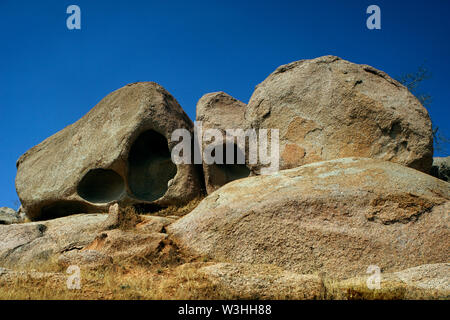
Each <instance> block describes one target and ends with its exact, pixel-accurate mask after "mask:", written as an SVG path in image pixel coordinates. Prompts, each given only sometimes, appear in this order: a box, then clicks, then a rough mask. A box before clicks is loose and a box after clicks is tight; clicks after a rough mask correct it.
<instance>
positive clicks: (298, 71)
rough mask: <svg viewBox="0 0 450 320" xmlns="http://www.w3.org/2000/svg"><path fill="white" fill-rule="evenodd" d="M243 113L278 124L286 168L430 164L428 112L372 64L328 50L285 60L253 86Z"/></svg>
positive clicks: (265, 124) (260, 122)
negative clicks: (366, 162)
mask: <svg viewBox="0 0 450 320" xmlns="http://www.w3.org/2000/svg"><path fill="white" fill-rule="evenodd" d="M245 118H246V120H247V121H249V123H250V125H251V126H252V127H253V128H257V129H258V128H275V129H279V130H280V158H281V159H280V167H281V168H282V169H287V168H293V167H298V166H301V165H303V164H307V163H311V162H316V161H322V160H332V159H338V158H344V157H353V156H356V157H367V158H376V159H382V160H388V161H392V162H396V163H400V164H402V165H405V166H408V167H412V168H415V169H418V170H420V171H423V172H426V173H428V172H429V170H430V168H431V163H432V155H433V138H432V129H431V121H430V117H429V115H428V113H427V111H426V110H425V108H424V107H423V106H422V105H421V104H420V103H419V101H418V100H417V99H416V98H415V97H414V96H413V95H412V94H411V93H410V92H409V91H408V90H407V89H406V88H405V87H404V86H403V85H401V84H400V83H399V82H397V81H395V80H394V79H392V78H391V77H389V76H388V75H387V74H386V73H384V72H382V71H379V70H377V69H375V68H373V67H370V66H368V65H358V64H354V63H351V62H348V61H345V60H342V59H340V58H338V57H334V56H324V57H320V58H316V59H312V60H301V61H296V62H293V63H290V64H287V65H283V66H280V67H279V68H277V69H276V70H275V71H274V72H273V73H272V74H271V75H269V77H268V78H267V79H266V80H264V81H263V82H262V83H260V84H259V85H258V86H257V87H256V90H255V91H254V93H253V95H252V97H251V99H250V101H249V103H248V106H247V108H246V113H245ZM257 170H258V167H255V168H253V171H257Z"/></svg>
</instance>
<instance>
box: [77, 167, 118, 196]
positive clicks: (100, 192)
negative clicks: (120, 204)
mask: <svg viewBox="0 0 450 320" xmlns="http://www.w3.org/2000/svg"><path fill="white" fill-rule="evenodd" d="M124 190H125V184H124V182H123V179H122V177H121V176H120V175H119V174H117V173H116V172H114V171H113V170H106V169H93V170H91V171H89V172H88V173H87V174H86V175H85V176H84V177H83V179H81V181H80V183H79V184H78V190H77V191H78V194H79V195H80V197H82V198H83V199H85V200H87V201H89V202H92V203H108V202H111V201H114V200H117V199H119V198H120V196H121V195H122V194H123V192H124Z"/></svg>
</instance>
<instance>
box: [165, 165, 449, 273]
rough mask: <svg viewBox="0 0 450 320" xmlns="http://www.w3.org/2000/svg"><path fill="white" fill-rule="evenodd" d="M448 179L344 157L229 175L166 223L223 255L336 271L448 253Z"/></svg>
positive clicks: (186, 244) (183, 240)
mask: <svg viewBox="0 0 450 320" xmlns="http://www.w3.org/2000/svg"><path fill="white" fill-rule="evenodd" d="M449 200H450V184H449V183H447V182H444V181H442V180H439V179H436V178H434V177H432V176H430V175H427V174H424V173H422V172H419V171H417V170H414V169H411V168H407V167H404V166H402V165H399V164H395V163H392V162H387V161H381V160H375V159H368V158H345V159H339V160H331V161H324V162H316V163H312V164H308V165H304V166H302V167H299V168H294V169H290V170H283V171H280V172H278V173H276V174H273V175H267V176H255V177H249V178H246V179H242V180H239V181H234V182H231V183H229V184H227V185H225V186H223V187H222V188H221V189H219V190H217V191H216V192H214V193H213V194H211V195H209V196H208V197H207V198H205V199H204V200H203V201H202V202H201V203H200V204H199V206H198V207H197V208H196V209H194V210H193V211H192V212H191V213H189V214H187V215H186V216H184V217H182V218H181V219H179V220H177V221H176V222H174V223H173V224H171V225H170V226H168V228H167V230H168V233H169V235H171V236H172V237H173V239H175V241H176V242H177V243H178V244H179V245H180V246H181V247H183V248H185V249H187V250H189V251H191V252H193V253H195V254H199V255H205V256H209V257H211V258H213V259H215V260H216V261H217V260H219V261H226V262H240V263H252V264H253V263H260V264H267V263H268V264H275V265H278V266H280V267H283V268H285V269H287V270H291V271H295V272H299V273H302V274H311V273H315V272H323V273H325V274H327V275H329V276H330V277H332V278H338V279H341V278H348V277H354V276H357V275H360V274H365V273H366V271H367V267H368V266H369V265H377V266H379V267H380V268H381V269H382V270H383V271H386V272H394V271H398V270H401V269H405V268H408V267H412V266H417V265H420V264H429V263H443V262H447V261H448V259H449V257H450V255H449V254H450V251H449V248H450V228H449V227H450V225H449V222H450V220H449V213H450V201H449Z"/></svg>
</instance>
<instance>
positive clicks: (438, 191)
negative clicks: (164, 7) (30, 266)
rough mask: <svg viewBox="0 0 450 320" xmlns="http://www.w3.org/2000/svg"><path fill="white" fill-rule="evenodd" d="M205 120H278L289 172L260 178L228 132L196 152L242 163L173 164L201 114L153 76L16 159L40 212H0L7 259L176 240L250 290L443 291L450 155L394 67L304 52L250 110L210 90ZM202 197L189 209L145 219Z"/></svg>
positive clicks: (127, 253) (272, 78) (93, 258)
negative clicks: (378, 274) (211, 151)
mask: <svg viewBox="0 0 450 320" xmlns="http://www.w3.org/2000/svg"><path fill="white" fill-rule="evenodd" d="M196 121H197V123H201V126H202V129H203V130H207V129H216V130H217V131H216V132H219V133H222V134H224V133H225V132H226V130H227V129H242V130H253V131H254V132H255V133H256V134H258V133H260V132H263V131H264V130H265V129H274V130H279V131H278V132H279V150H278V151H279V169H280V170H279V171H278V172H275V173H272V174H268V175H264V174H263V173H264V172H263V171H262V169H263V167H264V165H266V164H265V163H262V162H261V161H260V159H258V161H257V162H256V163H252V162H250V161H248V157H249V152H250V151H249V149H248V148H245V146H244V148H241V146H240V145H239V144H238V143H237V142H236V140H234V139H231V138H229V137H227V138H225V140H223V141H219V142H217V141H216V142H214V141H204V140H202V143H201V146H200V148H201V149H205V148H208V147H211V146H214V144H215V143H216V144H217V143H220V144H223V145H224V146H225V145H226V146H228V145H231V147H232V148H233V150H234V153H235V155H236V154H239V152H240V153H241V154H242V155H244V157H245V162H244V163H232V164H230V163H226V161H223V163H213V164H207V163H203V164H202V165H197V164H192V163H183V164H175V162H174V161H173V157H172V156H173V155H172V154H171V153H172V150H174V148H175V147H176V145H177V144H178V143H179V141H175V140H172V133H173V132H174V131H175V130H176V129H185V130H186V132H188V135H190V138H192V140H194V139H195V137H196V134H198V132H197V128H196V127H195V126H194V123H193V122H192V121H191V120H190V119H189V118H188V116H187V115H186V113H185V112H184V111H183V109H182V108H181V106H180V105H179V104H178V102H177V101H176V100H175V98H173V97H172V96H171V95H170V93H168V92H167V91H166V90H165V89H164V88H163V87H161V86H160V85H158V84H156V83H153V82H142V83H134V84H130V85H127V86H125V87H123V88H121V89H118V90H117V91H114V92H112V93H111V94H109V95H108V96H106V97H105V98H104V99H103V100H101V101H100V102H99V103H98V104H97V105H96V106H95V107H94V108H93V109H92V110H91V111H90V112H89V113H87V114H86V115H85V116H84V117H82V118H81V119H80V120H79V121H77V122H75V123H74V124H72V125H70V126H68V127H66V128H65V129H63V130H61V131H60V132H58V133H56V134H54V135H53V136H51V137H49V138H48V139H46V140H44V141H43V142H42V143H40V144H39V145H37V146H35V147H33V148H32V149H30V150H28V151H27V152H26V153H25V154H24V155H23V156H21V157H20V158H19V160H18V161H17V177H16V189H17V193H18V195H19V198H20V201H21V204H22V207H21V209H20V216H21V217H22V218H23V214H24V212H26V214H27V216H28V218H29V219H31V220H33V221H34V222H30V223H20V222H23V220H24V219H19V216H18V213H15V212H14V213H12V212H10V211H8V210H6V209H5V210H4V209H3V208H2V209H1V210H2V211H1V213H0V224H11V225H0V266H13V267H14V266H15V265H19V264H27V263H32V262H35V261H48V260H49V259H50V258H51V257H55V256H56V257H57V258H58V263H59V264H60V265H63V266H67V265H70V264H72V263H74V262H77V261H78V262H79V263H83V264H85V265H87V266H93V267H98V266H102V265H110V264H113V263H115V261H116V260H117V259H129V258H139V257H140V258H143V259H145V260H146V261H149V260H151V259H157V257H158V256H159V255H165V254H168V255H170V254H171V253H170V252H172V251H173V250H175V249H174V248H176V250H178V249H182V251H183V252H184V253H186V254H189V256H190V257H193V256H194V257H195V256H198V257H206V258H207V259H210V260H212V262H211V263H213V264H210V265H206V266H204V267H202V268H200V269H199V272H202V273H203V274H205V276H207V277H210V278H211V279H215V280H214V281H218V282H220V283H221V284H224V283H225V284H226V285H227V286H228V287H229V288H230V289H231V290H234V291H236V292H239V291H240V290H241V291H242V292H245V296H253V295H256V296H258V297H270V298H277V297H280V295H279V294H278V291H279V290H278V289H277V288H285V289H283V290H288V291H289V292H291V293H292V295H293V296H295V297H302V298H307V299H313V298H314V299H316V298H324V297H326V294H327V293H326V291H327V290H328V289H327V290H325V289H324V288H325V286H328V288H329V286H330V284H329V282H327V281H329V279H334V280H336V281H337V283H338V285H336V287H334V288H335V292H334V294H336V297H339V296H340V294H341V293H342V292H341V291H340V290H341V287H342V288H348V286H349V283H353V284H354V285H359V283H360V282H361V281H363V280H361V279H364V278H363V277H365V276H366V273H367V270H368V267H370V266H376V267H377V268H379V270H382V271H383V272H386V273H388V274H390V275H391V278H392V279H393V280H392V279H391V278H390V279H391V280H392V281H394V282H395V283H399V281H400V282H401V283H402V284H401V286H400V287H399V288H401V292H402V297H412V295H410V294H405V292H409V293H411V292H412V291H408V290H413V289H409V288H412V287H414V288H416V287H417V283H421V284H423V283H426V284H427V285H428V287H427V288H426V290H434V289H436V288H437V289H436V290H438V291H439V292H438V293H436V292H435V293H433V294H434V295H431V296H433V297H442V296H445V295H446V294H447V292H450V288H449V287H448V276H449V275H448V273H447V279H445V278H446V277H445V274H446V272H447V271H448V263H449V257H450V220H449V219H450V217H449V213H450V183H449V182H448V179H449V161H448V158H435V159H434V162H433V134H432V127H431V121H430V117H429V115H428V112H427V111H426V109H425V108H424V107H423V106H422V105H421V104H420V102H419V101H418V100H417V99H416V98H415V97H414V95H412V94H411V93H410V92H409V91H408V90H407V88H406V87H404V86H403V85H402V84H400V83H399V82H397V81H396V80H394V79H392V78H391V77H390V76H389V75H387V74H386V73H384V72H382V71H380V70H377V69H375V68H373V67H371V66H368V65H359V64H354V63H351V62H349V61H346V60H343V59H340V58H338V57H335V56H324V57H319V58H316V59H312V60H301V61H296V62H293V63H290V64H287V65H283V66H280V67H279V68H277V69H276V70H275V71H274V72H273V73H272V74H270V75H269V76H268V77H267V79H265V80H264V81H263V82H262V83H260V84H259V85H258V86H257V87H256V89H255V91H254V92H253V95H252V96H251V98H250V101H249V102H248V104H245V103H243V102H241V101H238V100H237V99H235V98H233V97H231V96H230V95H228V94H226V93H224V92H215V93H209V94H206V95H204V96H203V97H202V98H201V99H200V100H199V101H198V103H197V113H196ZM194 149H195V146H192V149H191V151H193V152H192V154H195V152H197V151H198V150H194ZM259 156H260V155H259ZM223 157H224V159H225V158H226V153H224V154H223ZM205 193H206V194H208V195H207V196H206V198H205V199H203V200H202V201H201V202H200V204H199V205H198V206H197V207H196V208H195V209H194V210H192V211H191V212H190V213H188V214H186V215H185V216H183V217H182V218H180V219H178V218H176V217H175V218H174V217H157V216H150V215H139V213H142V211H145V212H146V213H154V212H155V211H157V210H160V209H164V208H166V209H167V208H168V207H169V208H172V207H174V208H176V207H180V206H184V205H186V204H187V203H189V202H190V201H192V200H193V199H198V198H202V197H204V196H205ZM135 209H139V210H140V211H141V212H137V213H136V212H135V211H134V210H135ZM108 210H109V215H108V216H106V215H104V214H100V213H104V212H107V211H108ZM13 211H14V210H13ZM45 220H46V221H45ZM171 250H172V251H171ZM405 270H406V271H405ZM445 270H447V271H445ZM11 274H12V273H11ZM433 275H435V276H433ZM352 279H353V280H352ZM421 279H422V280H423V279H426V281H425V280H423V281H422V280H421ZM345 281H347V282H345ZM424 281H425V282H424ZM390 283H393V282H390ZM433 284H438V285H436V286H435V287H436V288H435V287H433ZM438 287H439V288H438ZM280 290H281V289H280ZM342 290H344V289H342ZM405 290H406V291H405ZM414 290H416V289H414ZM327 292H328V293H329V292H331V291H327ZM442 292H444V293H442ZM347 293H348V292H347ZM288 296H289V295H288Z"/></svg>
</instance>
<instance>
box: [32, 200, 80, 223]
mask: <svg viewBox="0 0 450 320" xmlns="http://www.w3.org/2000/svg"><path fill="white" fill-rule="evenodd" d="M87 212H88V208H87V207H86V206H85V205H84V204H82V203H80V202H78V201H64V200H61V201H56V202H54V203H52V204H50V205H48V206H44V207H43V208H42V209H41V214H40V216H39V220H50V219H55V218H59V217H65V216H68V215H71V214H78V213H87Z"/></svg>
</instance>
